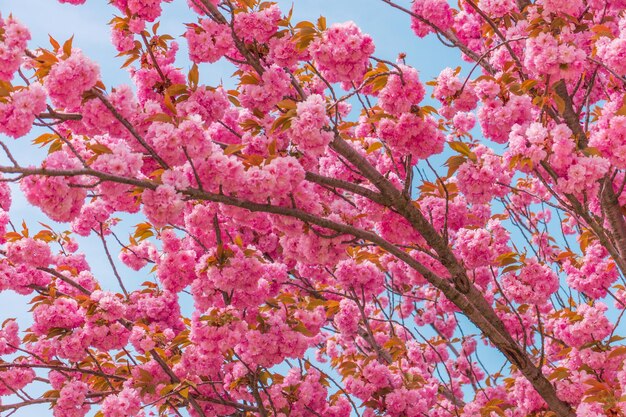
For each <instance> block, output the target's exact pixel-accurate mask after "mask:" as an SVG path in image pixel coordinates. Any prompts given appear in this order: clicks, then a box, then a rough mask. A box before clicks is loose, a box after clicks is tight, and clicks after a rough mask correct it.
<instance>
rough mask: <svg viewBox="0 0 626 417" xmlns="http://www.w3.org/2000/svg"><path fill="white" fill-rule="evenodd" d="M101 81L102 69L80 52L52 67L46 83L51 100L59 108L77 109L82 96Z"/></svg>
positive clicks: (76, 51) (73, 53)
mask: <svg viewBox="0 0 626 417" xmlns="http://www.w3.org/2000/svg"><path fill="white" fill-rule="evenodd" d="M99 80H100V69H99V67H98V65H97V64H96V63H94V62H93V61H91V60H90V59H88V58H87V57H86V56H84V55H83V53H82V52H81V51H79V50H73V51H72V55H70V56H69V57H68V58H67V59H62V60H60V61H58V62H57V63H56V64H54V65H53V66H52V68H51V69H50V73H49V74H48V76H47V77H46V79H45V81H44V87H45V88H46V91H47V92H48V96H50V100H52V103H53V104H54V105H55V106H57V107H63V108H68V109H69V108H76V107H78V106H80V104H81V101H82V95H83V93H84V92H85V91H87V90H89V89H91V88H92V87H94V86H95V85H96V83H97V82H98V81H99Z"/></svg>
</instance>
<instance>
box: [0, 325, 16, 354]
mask: <svg viewBox="0 0 626 417" xmlns="http://www.w3.org/2000/svg"><path fill="white" fill-rule="evenodd" d="M18 331H19V326H18V324H17V322H16V321H15V320H6V321H5V322H4V323H2V329H1V330H0V355H10V354H12V353H15V352H16V351H17V348H18V347H19V345H20V342H21V340H20V337H19V335H18Z"/></svg>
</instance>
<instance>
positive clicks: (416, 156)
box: [378, 113, 445, 163]
mask: <svg viewBox="0 0 626 417" xmlns="http://www.w3.org/2000/svg"><path fill="white" fill-rule="evenodd" d="M378 134H379V135H380V137H381V138H382V139H384V140H385V142H386V143H387V144H388V146H389V147H390V148H391V150H392V151H394V152H397V153H398V156H402V155H411V156H412V157H413V162H414V163H416V162H417V161H418V160H420V159H426V158H428V157H430V156H432V155H436V154H438V153H441V152H442V151H443V144H444V142H445V138H444V136H443V134H442V133H441V131H440V130H439V128H438V125H437V122H436V121H435V119H434V118H432V117H430V116H424V117H420V116H418V115H416V114H413V113H403V114H402V115H401V116H400V117H399V118H398V119H397V120H393V119H383V120H381V121H380V123H379V125H378Z"/></svg>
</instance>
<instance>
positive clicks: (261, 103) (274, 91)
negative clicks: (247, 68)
mask: <svg viewBox="0 0 626 417" xmlns="http://www.w3.org/2000/svg"><path fill="white" fill-rule="evenodd" d="M290 87H291V79H290V78H289V74H287V73H286V72H285V70H283V69H282V68H280V67H278V66H276V65H272V66H271V67H269V68H268V69H267V70H266V71H265V72H264V73H263V75H262V76H261V80H260V82H259V83H258V84H246V85H244V86H243V87H242V88H241V96H240V97H239V99H240V100H241V104H243V105H244V106H245V107H247V108H249V109H251V110H253V109H259V110H261V111H263V112H267V111H269V110H271V109H272V108H273V107H274V106H275V105H276V104H277V103H278V102H279V101H280V100H282V98H283V96H286V95H288V93H289V89H290Z"/></svg>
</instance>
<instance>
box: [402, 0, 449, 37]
mask: <svg viewBox="0 0 626 417" xmlns="http://www.w3.org/2000/svg"><path fill="white" fill-rule="evenodd" d="M411 11H412V12H413V13H415V14H416V15H419V16H420V17H422V18H423V19H424V20H425V21H428V22H429V23H431V24H433V25H435V26H437V27H438V28H439V29H441V30H442V31H446V30H448V29H449V28H450V26H451V25H452V22H453V17H452V9H451V8H450V6H449V5H448V2H447V1H446V0H416V1H414V2H413V6H412V7H411ZM411 28H412V29H413V32H415V34H416V35H417V36H419V37H420V38H423V37H424V36H426V35H428V34H429V33H430V32H432V31H433V29H432V28H431V27H430V26H429V25H427V24H426V23H423V22H421V21H420V20H418V19H416V18H414V17H412V18H411Z"/></svg>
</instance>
